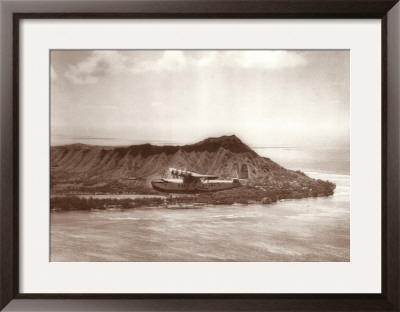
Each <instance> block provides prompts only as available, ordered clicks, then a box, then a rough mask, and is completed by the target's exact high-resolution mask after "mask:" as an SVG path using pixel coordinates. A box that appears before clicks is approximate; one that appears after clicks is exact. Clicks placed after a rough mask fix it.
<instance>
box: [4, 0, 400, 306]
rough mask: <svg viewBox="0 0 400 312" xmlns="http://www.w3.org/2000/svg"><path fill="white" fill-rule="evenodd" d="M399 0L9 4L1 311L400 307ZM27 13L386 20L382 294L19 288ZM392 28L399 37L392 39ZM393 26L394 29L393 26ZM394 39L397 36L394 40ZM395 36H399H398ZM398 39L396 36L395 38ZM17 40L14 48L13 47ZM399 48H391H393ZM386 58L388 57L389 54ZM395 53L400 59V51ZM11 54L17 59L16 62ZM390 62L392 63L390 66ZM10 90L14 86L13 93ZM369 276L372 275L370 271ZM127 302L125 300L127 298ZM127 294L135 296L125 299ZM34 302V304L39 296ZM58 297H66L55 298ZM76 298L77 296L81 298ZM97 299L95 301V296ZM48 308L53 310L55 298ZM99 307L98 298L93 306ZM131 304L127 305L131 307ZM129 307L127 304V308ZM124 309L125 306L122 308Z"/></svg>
mask: <svg viewBox="0 0 400 312" xmlns="http://www.w3.org/2000/svg"><path fill="white" fill-rule="evenodd" d="M397 1H398V0H247V1H246V0H239V1H237V0H224V1H222V0H219V1H218V0H215V1H209V0H183V1H179V0H164V1H155V0H148V1H110V0H103V1H96V2H95V5H93V2H92V1H78V2H71V1H62V0H61V1H50V0H44V1H39V0H33V1H32V0H31V1H19V2H16V1H5V2H1V3H0V18H1V25H0V29H1V44H0V46H1V60H2V65H1V80H0V81H1V172H0V175H1V211H0V229H1V232H0V243H1V244H0V309H2V308H3V307H5V306H6V305H7V304H8V303H9V302H10V301H11V300H13V299H17V300H18V299H76V300H77V299H92V300H94V299H102V300H103V301H102V302H105V301H104V300H105V299H113V300H114V301H113V302H112V303H111V305H110V301H107V304H108V305H109V306H110V307H111V308H110V309H112V310H118V309H120V308H121V307H125V308H126V309H130V310H133V309H140V310H148V309H151V310H169V311H174V310H181V311H190V310H202V311H206V310H213V311H215V310H218V311H219V310H221V311H228V310H235V311H255V310H257V311H274V310H279V311H297V310H310V311H311V310H312V311H327V310H335V311H340V310H342V311H399V309H400V307H399V306H400V287H399V266H400V261H399V245H400V240H399V227H400V220H399V159H400V158H399V150H400V148H399V94H398V92H397V90H398V81H399V80H398V78H399V73H398V72H399V70H398V67H397V66H398V61H399V56H398V53H399V43H398V40H399V39H398V31H399V23H398V19H399V17H398V16H397V15H395V16H394V17H392V20H391V21H390V20H389V23H388V17H387V13H388V12H389V10H390V9H391V8H392V7H393V6H394V5H395V4H396V3H397ZM24 18H29V19H34V18H36V19H38V18H50V19H54V18H375V19H381V21H382V293H381V294H162V295H160V294H26V293H23V294H22V293H20V292H19V286H18V283H19V252H18V248H19V233H18V231H19V215H18V209H19V200H18V197H19V190H18V189H19V186H18V185H19V161H18V159H19V126H20V125H19V118H18V114H19V99H18V92H19V89H18V83H19V76H18V75H19V72H18V70H19V60H18V56H19V21H20V20H21V19H24ZM388 25H390V27H392V28H391V29H395V28H396V27H397V37H396V34H395V35H394V37H391V38H390V40H388V28H387V27H388ZM393 27H394V28H393ZM393 38H394V39H393ZM396 38H397V39H396ZM396 40H397V41H396ZM11 43H12V45H11ZM393 51H394V52H393ZM388 55H389V56H390V57H389V58H388ZM396 55H397V56H396ZM11 59H12V60H13V62H12V63H11ZM388 65H389V66H388ZM11 90H12V91H11ZM366 274H368V272H366ZM122 299H124V300H122ZM126 299H130V300H128V301H127V300H126ZM36 302H37V301H36ZM58 302H61V301H58ZM76 302H77V301H76ZM93 302H96V301H93ZM52 304H53V306H52V308H50V310H55V307H54V302H52ZM94 304H96V303H94ZM127 304H128V305H127ZM122 309H124V308H122ZM124 310H125V309H124Z"/></svg>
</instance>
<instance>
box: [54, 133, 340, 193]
mask: <svg viewBox="0 0 400 312" xmlns="http://www.w3.org/2000/svg"><path fill="white" fill-rule="evenodd" d="M50 156H51V162H50V163H51V170H50V173H51V191H52V192H107V190H108V192H122V193H129V192H138V191H139V190H140V191H142V192H143V191H146V192H147V191H148V190H149V189H151V187H150V181H151V180H153V179H158V178H160V177H166V176H167V175H168V171H167V169H168V168H170V167H174V168H178V169H187V170H189V171H193V172H197V173H201V174H212V175H218V176H220V177H221V178H229V177H231V178H233V177H236V174H239V178H243V177H244V176H243V175H246V176H245V178H247V179H248V185H250V186H253V187H260V188H261V189H263V190H266V191H267V190H274V191H276V190H282V192H283V193H285V192H286V191H285V189H287V190H291V189H295V190H297V192H300V193H301V194H302V195H307V194H308V193H307V192H306V191H304V190H305V189H307V188H309V186H310V184H315V183H316V182H315V181H316V180H313V179H311V178H309V177H307V176H306V175H305V174H304V173H302V172H300V171H292V170H288V169H285V168H283V167H282V166H280V165H279V164H277V163H276V162H274V161H272V160H271V159H269V158H266V157H262V156H260V155H258V154H257V153H256V152H255V151H253V150H252V149H251V148H250V147H249V146H248V145H246V144H245V143H243V142H242V141H241V140H240V139H239V138H238V137H237V136H235V135H230V136H222V137H212V138H207V139H205V140H202V141H200V142H197V143H194V144H188V145H182V146H179V145H164V146H159V145H152V144H149V143H147V144H139V145H130V146H118V147H112V146H98V145H85V144H71V145H63V146H54V147H51V149H50ZM314 182H315V183H314ZM322 182H323V181H322ZM318 183H320V184H321V182H318ZM327 183H329V182H327ZM331 184H332V183H331ZM321 185H322V184H321ZM317 186H318V185H317ZM317 186H315V187H314V189H315V188H317V189H320V187H317ZM327 186H328V185H327V184H326V185H324V187H323V188H324V189H325V188H326V187H327ZM333 188H334V187H333ZM311 189H312V191H311V192H309V193H310V194H311V193H312V194H314V195H316V196H326V195H327V194H331V193H333V191H332V192H331V190H330V189H332V187H327V189H328V190H329V191H326V190H323V191H322V190H318V191H317V194H316V193H315V192H313V190H314V189H313V188H311ZM332 190H333V189H332ZM306 193H307V194H306ZM295 195H296V194H295ZM285 196H286V195H285ZM287 196H289V194H287ZM296 196H297V195H296Z"/></svg>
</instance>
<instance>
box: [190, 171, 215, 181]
mask: <svg viewBox="0 0 400 312" xmlns="http://www.w3.org/2000/svg"><path fill="white" fill-rule="evenodd" d="M192 177H193V178H197V179H207V180H210V179H218V178H219V177H218V176H216V175H208V174H198V173H194V172H192Z"/></svg>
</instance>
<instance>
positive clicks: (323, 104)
mask: <svg viewBox="0 0 400 312" xmlns="http://www.w3.org/2000/svg"><path fill="white" fill-rule="evenodd" d="M49 61H50V81H49V83H50V168H49V174H50V229H49V230H50V255H49V257H50V261H52V262H349V261H350V51H349V50H51V51H50V59H49Z"/></svg>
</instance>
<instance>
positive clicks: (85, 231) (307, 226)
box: [50, 148, 350, 262]
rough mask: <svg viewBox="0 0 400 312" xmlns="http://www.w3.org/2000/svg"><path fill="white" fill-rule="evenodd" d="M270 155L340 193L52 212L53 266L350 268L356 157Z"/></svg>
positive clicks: (275, 152) (304, 153) (288, 152)
mask: <svg viewBox="0 0 400 312" xmlns="http://www.w3.org/2000/svg"><path fill="white" fill-rule="evenodd" d="M270 150H271V148H269V149H265V148H264V149H263V150H256V151H257V152H258V153H259V154H260V155H262V156H266V154H268V156H266V157H269V158H271V159H272V160H274V161H276V162H278V163H279V164H281V165H282V166H284V167H287V168H290V169H296V170H302V171H305V172H306V173H307V174H308V175H309V176H311V177H313V178H318V179H322V180H329V181H332V182H334V183H336V185H337V187H336V190H335V194H334V195H333V196H329V197H321V198H308V199H300V200H283V201H279V202H277V203H275V204H272V205H259V204H252V205H232V206H202V207H200V208H195V209H165V208H140V209H129V210H113V211H108V210H106V211H104V210H101V211H71V212H62V211H58V212H51V254H50V258H51V261H77V262H79V261H129V262H135V261H140V262H152V261H180V262H184V261H190V262H193V261H194V262H196V261H245V262H251V261H261V262H293V261H296V262H304V261H311V262H316V261H329V262H338V261H341V262H343V261H344V262H345V261H350V176H349V174H348V172H349V159H348V156H346V155H349V153H348V152H346V151H335V152H332V153H327V151H326V150H325V151H319V150H307V149H302V150H301V151H297V155H296V150H295V149H293V148H291V149H289V150H288V149H287V148H282V149H279V148H278V149H277V148H274V149H273V151H272V152H270ZM324 155H325V156H324ZM322 156H324V157H323V159H321V157H322Z"/></svg>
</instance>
